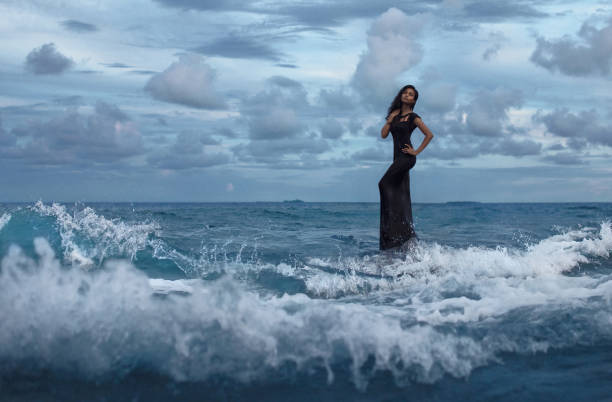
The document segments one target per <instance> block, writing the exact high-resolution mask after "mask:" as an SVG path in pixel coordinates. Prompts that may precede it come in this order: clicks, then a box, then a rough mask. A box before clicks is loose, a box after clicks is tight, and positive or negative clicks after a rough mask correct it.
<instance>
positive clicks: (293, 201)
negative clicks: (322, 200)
mask: <svg viewBox="0 0 612 402" xmlns="http://www.w3.org/2000/svg"><path fill="white" fill-rule="evenodd" d="M283 202H286V203H290V204H304V202H305V201H302V200H297V199H296V200H284V201H283Z"/></svg>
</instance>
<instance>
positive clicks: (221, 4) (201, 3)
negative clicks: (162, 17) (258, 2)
mask: <svg viewBox="0 0 612 402" xmlns="http://www.w3.org/2000/svg"><path fill="white" fill-rule="evenodd" d="M154 1H156V2H157V3H160V4H162V5H164V6H166V7H174V8H180V9H183V10H204V11H206V10H211V11H232V10H233V11H248V10H249V8H250V6H249V5H248V3H246V2H242V1H238V0H224V1H219V0H154Z"/></svg>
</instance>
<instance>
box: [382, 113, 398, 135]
mask: <svg viewBox="0 0 612 402" xmlns="http://www.w3.org/2000/svg"><path fill="white" fill-rule="evenodd" d="M399 112H400V111H399V109H396V110H394V111H392V112H391V114H390V115H389V117H387V122H386V123H385V125H384V126H383V127H382V129H381V130H380V136H381V137H383V138H387V136H388V135H389V129H390V128H391V121H393V119H394V118H395V116H397V115H398V114H399Z"/></svg>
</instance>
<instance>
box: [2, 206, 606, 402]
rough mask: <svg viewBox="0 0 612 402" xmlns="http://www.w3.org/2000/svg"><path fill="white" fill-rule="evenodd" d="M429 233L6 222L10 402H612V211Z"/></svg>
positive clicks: (523, 212)
mask: <svg viewBox="0 0 612 402" xmlns="http://www.w3.org/2000/svg"><path fill="white" fill-rule="evenodd" d="M413 214H414V217H415V228H416V231H417V234H418V236H419V239H418V241H417V242H415V243H414V245H413V246H412V247H411V248H410V249H409V250H407V251H404V252H383V253H381V252H379V250H378V224H379V205H378V203H304V202H299V201H293V202H278V203H268V202H256V203H177V204H164V203H162V204H160V203H146V204H145V203H135V204H130V203H66V204H61V203H51V202H42V201H39V202H36V203H23V204H0V259H1V271H0V306H1V307H0V400H2V401H47V400H49V401H82V400H96V401H103V400H107V401H124V400H125V401H157V400H181V401H207V400H211V401H313V400H316V401H409V400H418V401H421V400H422V401H458V400H470V401H489V400H490V401H517V400H520V401H535V400H555V401H574V400H589V401H598V400H612V304H611V297H612V261H611V259H610V254H611V251H612V224H611V219H612V203H551V204H546V203H518V204H513V203H500V204H492V203H471V202H457V203H447V204H418V203H414V204H413Z"/></svg>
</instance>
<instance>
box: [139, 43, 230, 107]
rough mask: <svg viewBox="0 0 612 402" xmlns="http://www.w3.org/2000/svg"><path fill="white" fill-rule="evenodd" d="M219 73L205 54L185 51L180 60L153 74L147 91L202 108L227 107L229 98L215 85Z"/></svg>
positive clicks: (160, 98)
mask: <svg viewBox="0 0 612 402" xmlns="http://www.w3.org/2000/svg"><path fill="white" fill-rule="evenodd" d="M215 75H216V73H215V70H213V68H212V67H210V66H209V65H208V64H206V63H205V62H204V58H203V57H201V56H196V55H192V54H188V55H182V56H181V57H180V59H179V61H177V62H175V63H172V64H171V65H170V67H168V68H167V69H166V70H164V71H163V72H161V73H159V74H156V75H154V76H153V77H151V78H150V79H149V81H148V82H147V84H146V85H145V91H148V92H150V93H151V95H152V96H153V97H154V98H155V99H158V100H162V101H165V102H171V103H178V104H181V105H186V106H191V107H195V108H199V109H223V108H225V107H226V105H225V101H224V100H223V98H222V97H221V95H220V94H219V93H218V92H217V91H216V90H215V88H214V80H215Z"/></svg>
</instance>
